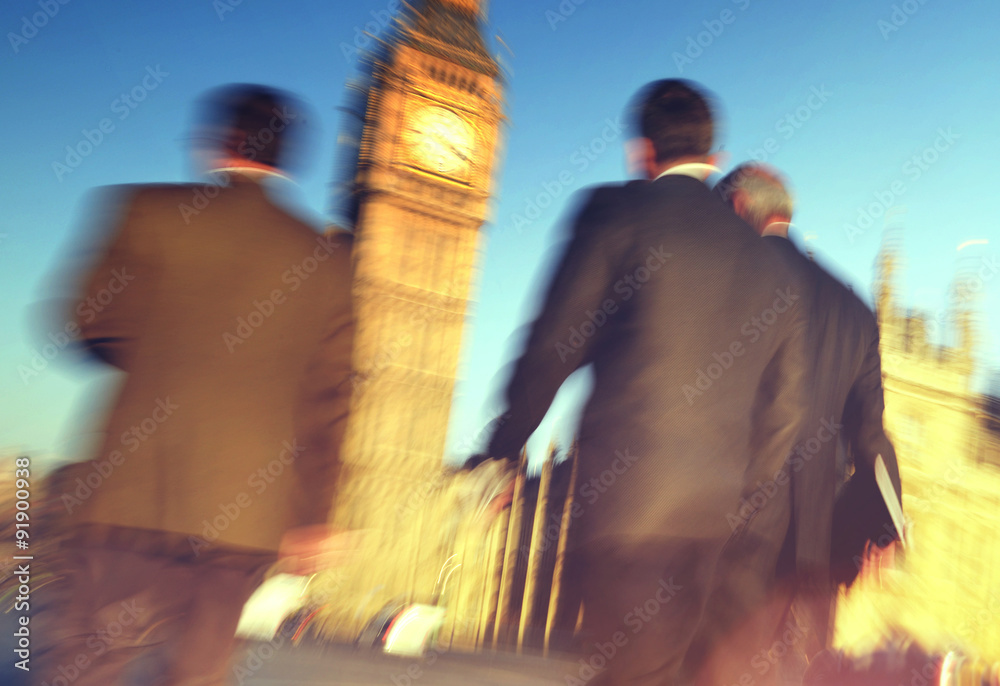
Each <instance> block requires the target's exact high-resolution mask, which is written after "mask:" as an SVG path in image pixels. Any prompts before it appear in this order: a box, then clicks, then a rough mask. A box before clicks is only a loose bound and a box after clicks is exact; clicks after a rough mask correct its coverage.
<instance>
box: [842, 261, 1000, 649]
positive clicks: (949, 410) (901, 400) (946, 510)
mask: <svg viewBox="0 0 1000 686" xmlns="http://www.w3.org/2000/svg"><path fill="white" fill-rule="evenodd" d="M898 259H899V253H898V252H897V251H894V250H891V249H886V250H884V252H883V253H882V255H881V257H880V275H879V282H878V284H877V288H876V299H877V309H878V319H879V331H880V351H881V355H882V377H883V384H884V389H885V418H884V421H885V427H886V431H887V433H888V434H889V437H890V438H891V439H892V441H893V445H894V447H895V449H896V455H897V458H898V460H899V469H900V476H901V479H902V485H903V510H904V513H905V514H906V517H907V529H908V536H909V539H910V542H909V546H908V549H907V550H906V552H905V561H903V562H902V563H901V564H899V565H897V569H895V570H892V571H888V572H886V573H885V574H882V575H879V576H878V577H876V578H870V579H867V581H866V582H865V583H859V584H858V585H856V586H855V587H853V588H852V589H851V591H850V592H849V593H848V594H846V595H845V596H844V597H842V598H841V603H840V606H839V608H838V620H837V641H838V643H839V644H840V645H842V646H843V647H846V648H848V649H853V650H856V651H857V652H865V651H866V650H869V649H871V648H872V647H873V645H876V644H877V643H878V642H879V641H880V640H882V639H883V638H884V637H885V636H886V635H887V634H888V633H889V631H890V630H892V629H898V630H902V631H903V632H904V633H905V634H907V635H910V636H914V637H916V638H917V639H918V640H920V641H921V642H922V643H923V644H924V645H925V646H926V647H928V648H931V649H935V650H940V651H944V650H948V649H952V648H954V649H958V650H961V651H966V652H970V653H973V654H978V655H980V656H982V657H984V658H986V659H988V660H990V661H996V660H1000V537H998V536H997V533H996V532H997V531H1000V430H998V429H1000V422H998V417H997V416H996V407H995V406H996V402H995V399H994V400H993V401H992V402H991V399H989V398H984V397H983V396H981V395H979V394H977V393H976V392H975V391H974V389H973V385H972V379H973V376H974V373H975V371H976V365H975V354H976V340H975V325H974V321H975V316H976V315H975V310H976V293H977V292H978V291H980V290H981V289H982V288H983V287H984V286H985V285H986V283H987V282H988V281H989V280H990V278H992V275H991V274H989V273H988V270H987V268H988V267H989V265H990V264H991V263H990V262H989V261H988V260H982V261H981V263H977V264H976V265H974V267H973V269H971V271H968V272H966V273H960V274H958V275H957V277H956V279H955V282H954V285H953V287H952V293H951V296H952V297H951V302H950V304H949V307H948V308H947V309H946V310H944V311H942V312H940V313H938V315H937V316H932V317H929V316H926V315H924V314H920V313H915V312H911V311H908V310H907V309H905V308H904V307H902V306H901V304H900V302H899V300H898V294H897V293H896V290H895V288H894V276H895V272H896V270H897V264H898ZM942 338H950V339H951V340H952V341H953V343H952V344H951V345H943V344H941V342H940V340H941V339H942Z"/></svg>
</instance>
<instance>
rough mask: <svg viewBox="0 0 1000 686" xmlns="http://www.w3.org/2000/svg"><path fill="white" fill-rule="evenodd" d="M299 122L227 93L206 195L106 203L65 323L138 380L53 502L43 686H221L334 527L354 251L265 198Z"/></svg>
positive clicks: (245, 91) (252, 91) (208, 153)
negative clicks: (253, 609)
mask: <svg viewBox="0 0 1000 686" xmlns="http://www.w3.org/2000/svg"><path fill="white" fill-rule="evenodd" d="M303 118H304V109H303V108H302V107H301V106H300V105H299V103H298V102H297V101H296V100H295V99H293V98H292V97H291V96H289V95H288V94H286V93H283V92H280V91H277V90H273V89H270V88H266V87H262V86H251V85H233V86H228V87H223V88H221V89H219V90H217V91H214V92H212V93H211V94H210V95H209V96H208V97H207V98H206V99H205V101H204V103H203V112H202V119H201V121H200V124H199V126H200V128H199V130H198V131H197V134H196V137H195V150H194V152H195V154H196V159H197V160H198V162H199V163H200V164H201V165H202V170H203V171H206V172H210V173H211V174H213V176H212V177H211V179H212V180H211V182H210V183H207V184H198V185H155V186H134V187H124V188H121V189H117V190H116V191H115V193H114V195H113V196H112V197H111V198H110V199H106V200H105V201H104V203H105V205H104V206H105V207H107V208H108V212H109V216H112V215H113V217H114V219H113V220H111V225H110V226H106V230H108V231H110V240H109V241H108V243H107V245H106V247H104V248H103V250H102V252H101V253H100V254H99V255H98V256H97V257H96V259H94V260H93V261H92V262H91V264H90V265H89V267H88V270H87V273H86V274H85V275H84V278H83V281H82V285H81V288H80V291H79V299H78V302H75V303H73V305H72V308H71V311H72V316H73V317H74V318H75V321H76V324H77V325H78V326H79V330H80V342H81V344H82V346H83V347H84V348H85V350H86V351H87V352H89V353H90V354H91V355H92V356H93V357H94V358H96V359H97V360H100V361H102V362H104V363H107V364H109V365H113V366H114V367H117V368H118V369H120V370H121V371H122V372H124V376H123V381H122V385H121V387H120V390H119V392H118V396H117V398H116V399H115V400H114V402H113V405H112V409H111V412H110V416H109V417H108V418H107V422H106V425H105V432H106V433H105V438H104V443H103V445H102V446H101V448H100V450H99V452H98V453H97V454H96V455H95V457H94V459H93V460H92V462H91V463H90V464H89V465H88V469H86V471H87V474H86V475H85V476H82V477H81V478H80V479H77V481H76V483H75V484H72V487H71V488H68V489H67V490H66V492H65V493H63V494H62V496H61V497H62V502H63V504H64V505H65V506H66V508H67V511H68V512H69V517H68V520H69V525H70V537H69V541H68V543H67V545H66V548H65V550H64V554H65V556H66V558H67V563H66V564H67V568H66V570H65V574H66V578H65V581H64V582H63V584H62V588H61V589H60V591H59V593H60V596H59V598H60V599H61V602H59V601H56V602H54V603H53V604H52V605H50V606H48V607H46V612H45V615H46V616H45V617H43V618H40V622H44V627H45V628H44V633H43V634H41V635H42V636H44V637H45V639H46V640H47V642H48V644H47V645H46V647H45V650H44V652H43V654H41V655H38V658H39V660H38V662H39V664H37V666H36V669H37V670H38V671H37V672H33V673H36V674H37V675H38V676H39V677H40V679H39V683H41V682H42V681H47V682H48V683H50V684H51V683H55V682H54V681H53V679H54V678H56V677H57V676H59V675H61V676H62V677H63V678H68V677H67V676H66V674H67V673H72V674H74V675H75V676H74V678H73V679H71V681H72V682H73V683H74V684H75V685H76V686H85V685H90V684H95V685H97V684H100V685H101V686H107V685H108V684H177V685H180V684H184V685H189V684H190V685H194V684H199V685H208V684H223V683H227V676H228V659H229V654H230V652H231V649H232V644H233V641H234V638H233V636H234V630H235V627H236V625H237V621H238V619H239V616H240V612H241V609H242V607H243V604H244V602H245V601H246V599H247V598H248V597H249V595H250V594H251V592H252V591H253V590H254V587H255V586H256V584H257V583H258V582H259V580H260V578H261V575H262V572H263V571H264V569H265V568H266V567H267V565H269V564H270V563H271V562H272V561H274V559H275V557H276V555H277V551H278V549H279V545H280V543H281V541H282V537H283V536H284V535H286V532H289V530H291V529H293V528H295V527H308V526H309V525H322V524H325V522H326V519H327V513H328V510H329V507H330V505H331V501H332V489H333V486H334V484H335V478H336V467H337V463H338V450H339V446H340V443H341V438H342V436H343V432H344V428H345V425H346V421H347V414H348V401H349V389H350V387H351V386H350V382H349V379H348V377H349V372H350V359H351V349H352V341H353V330H354V322H353V315H352V306H351V269H350V264H351V262H350V251H351V246H350V242H349V240H348V238H347V237H346V236H323V235H320V234H319V233H318V232H317V230H316V228H315V227H313V226H310V225H309V224H307V223H304V222H303V221H302V220H300V219H298V218H296V217H295V216H293V215H292V214H290V213H289V211H287V210H286V209H284V208H282V207H281V206H279V205H278V204H276V203H275V201H274V200H272V198H271V197H270V193H271V191H270V189H269V186H268V184H269V183H271V182H273V181H275V180H276V179H279V178H284V177H285V176H286V174H287V172H288V170H289V168H290V165H291V162H292V161H293V160H292V159H291V156H290V154H289V149H290V147H291V144H292V143H293V141H294V136H295V135H296V133H297V132H298V130H299V129H302V128H303V124H304V121H303ZM296 531H301V529H296ZM301 540H302V536H301V535H300V536H298V537H297V541H298V542H301ZM300 547H301V546H300ZM112 628H113V629H114V630H113V631H112ZM67 670H68V672H67Z"/></svg>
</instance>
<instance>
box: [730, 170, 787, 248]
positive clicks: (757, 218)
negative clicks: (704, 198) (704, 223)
mask: <svg viewBox="0 0 1000 686" xmlns="http://www.w3.org/2000/svg"><path fill="white" fill-rule="evenodd" d="M715 190H716V191H717V192H718V193H719V195H720V196H722V199H723V200H725V201H726V202H727V203H728V204H729V205H730V206H732V205H733V197H734V196H735V195H736V193H738V192H743V193H745V194H746V199H747V203H746V216H744V217H743V219H744V220H745V221H746V222H747V223H748V224H750V226H752V227H753V228H755V229H756V230H757V231H762V230H763V229H764V224H765V222H766V221H767V220H768V219H769V218H770V217H774V216H780V217H788V218H789V219H790V218H791V216H792V211H793V210H794V209H795V203H794V202H793V201H792V196H791V194H790V193H789V192H788V189H786V188H785V184H784V183H782V181H781V178H779V177H778V175H777V174H776V173H774V172H773V171H771V170H769V169H767V168H766V167H764V166H763V165H760V164H754V163H751V162H748V163H745V164H741V165H739V166H738V167H736V168H735V169H733V170H732V171H731V172H729V173H728V174H727V175H726V176H725V177H724V178H723V179H722V180H721V181H719V183H718V184H717V185H716V187H715Z"/></svg>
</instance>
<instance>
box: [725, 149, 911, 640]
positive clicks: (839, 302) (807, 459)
mask: <svg viewBox="0 0 1000 686" xmlns="http://www.w3.org/2000/svg"><path fill="white" fill-rule="evenodd" d="M716 190H717V191H718V192H719V194H720V195H721V196H722V197H723V198H724V199H725V200H726V201H727V202H728V203H729V204H730V205H731V206H732V208H733V210H734V211H735V212H736V214H738V215H739V216H740V217H742V218H743V219H744V220H746V222H747V223H748V224H750V225H751V226H752V227H753V228H754V230H755V231H757V233H759V234H760V235H761V236H764V237H765V238H764V241H765V242H771V243H775V244H776V245H778V246H779V247H781V248H782V249H783V250H784V251H785V252H786V253H787V254H788V255H789V256H790V257H791V258H792V259H795V260H797V261H798V262H800V263H801V264H802V265H803V267H804V268H807V269H809V270H810V271H811V272H812V274H813V281H814V285H813V288H814V289H815V298H814V306H813V310H812V311H811V315H812V326H811V331H812V336H813V338H812V339H811V340H810V346H811V347H812V348H813V349H814V350H815V351H816V352H817V355H816V357H815V360H816V368H815V370H814V372H813V375H812V376H813V381H812V387H811V391H810V399H811V401H812V410H811V414H810V420H809V422H807V424H806V425H805V431H804V433H803V434H802V436H801V437H800V441H799V444H798V445H797V446H796V449H795V453H794V455H793V457H791V458H790V459H789V461H788V463H787V465H786V471H787V472H788V475H789V477H790V483H789V486H788V488H789V490H790V492H791V494H792V508H793V515H792V527H791V528H790V530H789V537H788V539H787V541H786V546H785V551H784V553H785V555H784V558H785V559H784V560H783V562H784V564H783V565H782V566H783V569H779V570H778V574H779V576H780V577H783V578H782V579H780V580H779V583H781V584H782V585H783V587H784V589H785V590H786V591H788V596H786V598H787V599H788V600H789V602H790V601H791V598H793V597H794V598H795V605H796V607H795V612H796V614H797V615H798V617H799V621H800V622H802V623H804V624H806V625H807V628H808V633H809V634H810V636H809V637H808V638H807V639H805V640H803V641H802V642H801V643H800V644H799V645H798V646H796V648H797V649H798V650H799V651H800V652H801V651H804V652H805V654H807V655H811V654H814V653H815V652H818V651H819V650H820V649H822V648H824V647H825V646H826V645H827V644H828V642H829V639H830V638H832V627H831V626H830V625H831V624H832V612H831V596H834V597H835V594H834V591H835V588H834V583H833V582H837V581H849V580H850V579H851V578H853V575H854V574H856V573H857V568H856V566H855V563H854V559H855V557H856V556H859V555H861V554H862V549H863V546H864V543H865V542H866V541H867V540H869V539H871V540H873V541H879V542H880V543H881V544H882V545H883V546H884V545H885V544H887V543H889V542H891V541H892V540H894V539H895V530H894V528H893V526H892V520H891V518H890V516H889V512H888V510H887V508H886V506H885V503H884V501H883V499H882V496H881V494H880V492H879V489H878V487H877V485H876V483H875V471H874V466H875V460H876V458H877V456H878V455H881V456H882V459H883V461H884V462H885V465H886V469H887V471H888V473H889V475H890V478H891V480H892V483H893V486H894V488H895V490H896V493H897V495H898V494H900V493H901V491H900V479H899V469H898V466H897V464H896V455H895V451H894V450H893V447H892V443H891V442H890V441H889V439H888V437H887V436H886V434H885V430H884V428H883V423H882V415H883V410H884V407H885V403H884V400H883V393H882V374H881V361H880V356H879V335H878V325H877V322H876V320H875V316H874V314H873V313H872V312H871V310H870V309H869V308H868V307H867V306H865V304H864V303H863V302H861V300H860V299H859V298H858V297H857V296H856V295H855V294H854V293H853V292H851V291H850V290H849V289H848V288H847V287H845V286H844V285H843V284H842V283H841V282H840V281H838V280H837V279H836V278H835V277H833V276H832V275H831V274H830V273H829V272H827V271H826V270H825V269H823V268H822V267H821V266H820V265H819V264H817V263H816V262H815V261H814V260H811V259H809V258H807V257H806V256H804V255H802V254H801V253H800V252H799V251H798V250H797V249H796V248H795V246H794V245H793V243H792V242H791V241H790V240H789V239H788V228H789V225H790V222H791V219H792V211H793V202H792V198H791V195H790V194H789V192H788V190H787V188H786V187H785V184H784V183H783V181H782V180H781V178H780V177H779V176H778V175H777V174H776V173H775V172H774V171H773V170H770V169H768V168H766V167H764V166H761V165H757V164H744V165H741V166H739V167H737V168H736V169H734V170H733V171H732V172H731V173H730V174H728V175H727V176H726V177H725V178H724V179H722V180H721V181H720V182H719V184H718V186H717V188H716ZM838 447H840V448H841V449H840V450H838ZM844 447H846V451H845V450H844V449H843V448H844ZM838 455H841V456H846V457H848V458H849V460H850V462H851V463H852V466H853V471H854V474H853V476H852V478H851V480H850V482H849V483H848V484H847V485H846V486H845V487H844V488H843V489H841V492H840V497H839V500H838V501H837V503H836V505H835V497H836V496H837V491H838V485H839V484H840V483H841V482H842V479H840V478H838V473H841V474H842V473H843V472H844V471H845V470H846V468H847V467H848V465H844V464H840V465H838ZM887 532H889V533H890V535H889V536H886V533H887ZM880 539H881V540H880ZM831 550H832V551H833V554H832V555H831ZM789 648H791V647H789ZM789 652H793V651H791V650H789Z"/></svg>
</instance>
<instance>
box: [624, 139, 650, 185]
mask: <svg viewBox="0 0 1000 686" xmlns="http://www.w3.org/2000/svg"><path fill="white" fill-rule="evenodd" d="M625 164H626V165H627V167H628V173H629V176H637V177H639V178H642V179H651V178H653V176H654V174H653V170H654V169H655V168H656V150H654V149H653V141H651V140H649V139H648V138H629V139H628V140H627V141H625Z"/></svg>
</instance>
